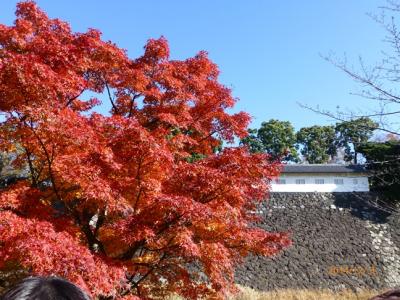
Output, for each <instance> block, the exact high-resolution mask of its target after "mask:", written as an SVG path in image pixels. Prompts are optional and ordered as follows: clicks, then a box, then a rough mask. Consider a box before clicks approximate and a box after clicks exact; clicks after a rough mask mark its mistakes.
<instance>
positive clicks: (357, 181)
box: [271, 173, 369, 193]
mask: <svg viewBox="0 0 400 300" xmlns="http://www.w3.org/2000/svg"><path fill="white" fill-rule="evenodd" d="M279 179H281V180H284V181H285V184H278V183H277V181H273V182H272V183H271V191H272V192H304V193H306V192H325V193H329V192H368V191H369V184H368V177H367V176H366V175H361V174H357V175H353V176H352V175H351V174H349V175H347V174H307V173H304V174H301V173H299V174H282V175H281V176H280V177H279ZM297 179H304V180H305V184H296V180H297ZM316 179H323V180H324V183H323V184H316V183H315V181H316ZM335 179H342V180H343V184H336V183H335Z"/></svg>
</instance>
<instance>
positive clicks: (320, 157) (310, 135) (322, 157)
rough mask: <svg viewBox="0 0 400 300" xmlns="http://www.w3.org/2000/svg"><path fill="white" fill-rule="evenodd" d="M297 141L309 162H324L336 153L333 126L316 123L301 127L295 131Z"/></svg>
mask: <svg viewBox="0 0 400 300" xmlns="http://www.w3.org/2000/svg"><path fill="white" fill-rule="evenodd" d="M297 143H298V144H299V145H300V149H301V150H300V152H301V154H302V155H303V156H304V157H305V159H306V160H307V161H308V162H309V163H310V164H321V163H326V162H328V160H329V159H330V158H332V157H333V156H335V155H336V149H337V148H336V143H335V128H334V127H333V126H318V125H314V126H312V127H304V128H301V129H300V131H299V132H298V133H297Z"/></svg>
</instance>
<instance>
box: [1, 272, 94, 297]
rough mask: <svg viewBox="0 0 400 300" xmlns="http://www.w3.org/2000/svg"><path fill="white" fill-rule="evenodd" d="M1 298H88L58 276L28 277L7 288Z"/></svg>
mask: <svg viewBox="0 0 400 300" xmlns="http://www.w3.org/2000/svg"><path fill="white" fill-rule="evenodd" d="M0 299H1V300H90V298H89V297H88V296H87V295H86V294H85V293H84V292H83V291H82V290H81V289H80V288H78V287H77V286H76V285H74V284H73V283H71V282H69V281H67V280H64V279H61V278H58V277H28V278H26V279H24V280H23V281H22V282H20V283H19V284H17V285H16V286H14V287H13V288H11V289H10V290H8V291H7V292H6V293H5V294H4V295H3V296H1V297H0Z"/></svg>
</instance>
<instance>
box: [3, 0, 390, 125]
mask: <svg viewBox="0 0 400 300" xmlns="http://www.w3.org/2000/svg"><path fill="white" fill-rule="evenodd" d="M17 2H18V1H14V0H1V4H0V23H3V24H11V23H12V22H13V20H14V11H15V4H16V3H17ZM37 3H38V5H39V6H40V7H41V8H42V9H43V10H45V11H46V12H47V13H48V15H49V16H50V17H52V18H54V17H58V18H61V19H63V20H65V21H68V22H69V23H70V24H71V26H72V28H73V29H74V30H75V31H86V29H87V28H89V27H91V28H97V29H99V30H101V31H102V32H103V37H104V39H106V40H112V41H113V42H115V43H116V44H117V45H119V46H120V47H121V48H124V49H127V50H128V54H129V56H130V57H131V58H134V57H137V56H139V55H140V54H141V53H142V51H143V45H144V44H145V42H146V40H147V39H149V38H158V37H159V36H161V35H163V36H165V37H166V38H167V39H168V40H169V43H170V48H171V55H172V57H173V58H174V59H184V58H187V57H190V56H193V55H194V54H196V52H198V51H199V50H206V51H208V52H209V55H210V57H211V59H212V60H213V61H214V62H216V63H217V64H218V65H219V67H220V70H221V79H220V80H221V82H223V83H224V84H226V85H227V86H229V87H231V88H232V89H233V94H234V96H236V97H239V98H240V101H239V102H238V104H237V107H236V109H235V110H244V111H247V112H248V113H250V114H251V115H252V116H253V123H252V127H257V126H258V125H259V124H260V123H261V122H262V121H263V120H269V119H270V118H277V119H281V120H289V121H291V122H292V123H293V125H294V126H295V127H296V129H299V128H300V127H303V126H311V125H314V124H328V123H332V121H330V120H328V119H327V118H326V117H323V116H319V115H317V114H314V113H312V112H309V111H306V110H304V109H302V108H300V107H299V106H297V104H296V102H302V103H306V104H309V105H311V106H315V105H318V104H319V105H320V106H321V107H324V108H327V109H332V110H335V108H336V106H338V105H339V106H340V107H342V108H346V107H348V108H350V109H353V110H357V109H364V108H365V109H366V108H368V107H372V103H371V102H368V101H367V100H364V99H361V98H358V97H356V96H352V95H350V92H352V91H353V92H354V91H357V87H358V86H357V85H356V84H354V83H353V82H352V81H351V80H350V79H349V78H348V77H346V75H345V74H343V73H341V72H340V71H339V70H337V69H335V68H334V67H333V66H332V65H330V64H329V63H327V62H326V61H324V60H323V59H322V58H321V57H320V53H322V54H328V53H329V52H331V51H333V52H335V53H336V54H337V55H339V56H342V55H343V54H344V53H346V54H347V57H348V59H349V60H350V61H354V62H356V61H357V59H358V55H362V56H363V57H364V58H365V59H366V60H367V61H369V62H371V63H373V62H375V61H377V60H379V58H380V51H381V50H382V46H383V43H382V39H383V37H384V32H383V30H382V29H381V28H380V27H379V26H378V24H376V23H374V22H373V21H372V20H371V18H370V17H368V16H367V15H366V13H368V12H377V11H378V10H377V7H378V6H380V5H383V4H384V1H383V0H382V1H380V0H375V1H373V0H335V1H321V0H305V1H296V0H287V1H279V0H275V1H272V0H271V1H264V0H259V1H256V0H246V1H245V0H242V1H241V0H236V1H232V0H218V1H216V0H203V1H194V0H193V1H189V0H187V1H183V0H168V1H165V0H153V1H151V0H148V1H139V0H136V1H129V0H113V1H100V0H97V1H95V0H79V1H77V0H57V1H54V0H38V1H37Z"/></svg>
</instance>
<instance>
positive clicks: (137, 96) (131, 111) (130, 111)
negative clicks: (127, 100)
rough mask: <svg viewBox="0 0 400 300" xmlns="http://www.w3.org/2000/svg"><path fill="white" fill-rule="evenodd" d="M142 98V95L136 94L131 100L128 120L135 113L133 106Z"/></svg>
mask: <svg viewBox="0 0 400 300" xmlns="http://www.w3.org/2000/svg"><path fill="white" fill-rule="evenodd" d="M139 97H140V94H135V96H133V97H132V100H131V107H130V108H129V113H128V118H130V117H131V116H132V113H133V106H134V105H135V100H136V99H137V98H139Z"/></svg>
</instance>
